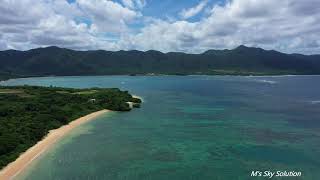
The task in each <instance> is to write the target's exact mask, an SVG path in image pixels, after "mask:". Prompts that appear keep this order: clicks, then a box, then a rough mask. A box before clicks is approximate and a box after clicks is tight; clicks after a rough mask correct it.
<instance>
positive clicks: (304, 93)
mask: <svg viewBox="0 0 320 180" xmlns="http://www.w3.org/2000/svg"><path fill="white" fill-rule="evenodd" d="M319 82H320V76H279V77H236V76H155V77H153V76H152V77H151V76H134V77H131V76H87V77H44V78H26V79H16V80H9V81H7V82H2V83H1V84H4V85H21V84H29V85H42V86H50V85H53V86H63V87H75V88H87V87H119V88H121V89H122V90H129V91H130V92H131V93H133V94H136V95H139V96H142V97H143V98H144V103H143V105H142V108H141V109H135V110H134V111H131V112H129V113H116V112H114V113H111V114H106V115H105V116H101V117H99V118H97V120H95V121H92V122H90V123H88V124H86V125H84V126H82V127H81V128H79V129H77V130H76V131H74V132H72V133H71V134H70V135H68V136H67V137H66V138H64V139H63V140H62V141H61V142H59V143H58V144H57V145H56V146H55V147H54V148H52V149H51V150H49V151H48V152H47V153H45V154H44V155H43V156H42V157H41V158H40V159H39V160H38V161H36V162H35V163H33V165H32V167H30V168H29V169H28V171H26V172H24V173H23V174H21V175H20V176H19V177H18V179H30V180H31V179H32V180H38V179H39V180H42V179H46V180H51V179H52V180H53V179H63V180H64V179H68V180H69V179H111V180H118V179H119V180H120V179H121V180H122V179H129V180H144V179H151V180H158V179H159V180H160V179H161V180H163V179H170V180H175V179H177V180H178V179H179V180H180V179H184V180H189V179H190V180H191V179H192V180H194V179H199V180H207V179H256V178H252V177H250V174H251V171H253V170H260V171H266V170H270V171H277V170H281V171H285V170H287V171H301V172H302V177H301V178H298V179H318V178H319V177H320V172H319V167H320V159H319V158H318V157H319V156H320V141H319V139H320V131H319V130H320V103H319V102H320V93H319V92H320V83H319ZM273 179H277V178H273Z"/></svg>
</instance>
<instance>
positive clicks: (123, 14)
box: [77, 0, 141, 32]
mask: <svg viewBox="0 0 320 180" xmlns="http://www.w3.org/2000/svg"><path fill="white" fill-rule="evenodd" d="M77 3H78V6H79V7H80V8H81V9H82V10H83V11H84V13H86V14H87V16H88V17H90V19H91V20H92V22H93V24H94V26H95V27H96V28H97V30H99V31H107V32H124V31H126V30H127V23H129V22H132V21H133V20H134V19H135V18H137V17H139V16H141V14H140V13H138V12H136V11H133V10H130V9H128V8H126V7H123V6H122V5H121V4H119V3H116V2H113V1H110V0H90V1H88V0H77Z"/></svg>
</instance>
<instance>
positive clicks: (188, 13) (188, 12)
mask: <svg viewBox="0 0 320 180" xmlns="http://www.w3.org/2000/svg"><path fill="white" fill-rule="evenodd" d="M207 4H208V0H203V1H201V2H200V3H199V4H198V5H197V6H195V7H192V8H190V9H183V10H182V11H181V12H180V16H181V17H182V18H183V19H189V18H191V17H193V16H195V15H197V14H199V13H200V12H201V11H202V10H203V8H205V7H206V5H207Z"/></svg>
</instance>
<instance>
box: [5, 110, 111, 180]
mask: <svg viewBox="0 0 320 180" xmlns="http://www.w3.org/2000/svg"><path fill="white" fill-rule="evenodd" d="M107 112H111V111H110V110H101V111H97V112H93V113H91V114H88V115H86V116H83V117H80V118H78V119H76V120H74V121H71V122H70V123H69V124H67V125H64V126H61V127H60V128H58V129H53V130H50V131H49V133H48V134H47V136H45V137H44V138H43V139H42V140H40V141H38V142H37V143H36V144H35V145H33V146H32V147H30V148H29V149H27V150H26V151H25V152H23V153H22V154H20V156H19V157H18V158H17V159H16V160H15V161H13V162H11V163H10V164H8V165H7V166H5V167H4V168H2V169H1V170H0V179H12V178H14V177H16V176H17V175H18V174H19V173H20V172H22V171H23V170H25V169H26V168H27V167H28V165H29V164H30V163H32V162H33V161H34V160H36V159H37V158H38V157H39V156H40V155H41V154H43V152H45V151H46V150H48V149H49V148H50V147H51V146H53V145H54V144H55V143H56V142H57V141H58V140H60V139H61V138H62V137H64V136H65V135H66V134H68V133H69V132H71V131H72V130H73V129H74V128H76V127H79V126H80V125H82V124H84V123H87V122H89V121H91V120H94V119H95V118H97V117H99V116H100V115H102V114H104V113H107Z"/></svg>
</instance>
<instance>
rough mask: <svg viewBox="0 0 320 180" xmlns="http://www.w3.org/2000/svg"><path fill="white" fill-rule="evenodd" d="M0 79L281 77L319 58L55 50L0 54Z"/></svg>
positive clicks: (317, 64) (311, 67)
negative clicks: (205, 75) (61, 77)
mask: <svg viewBox="0 0 320 180" xmlns="http://www.w3.org/2000/svg"><path fill="white" fill-rule="evenodd" d="M0 64H1V65H0V76H1V77H2V78H9V77H26V76H69V75H122V74H131V75H137V74H176V75H188V74H208V75H284V74H310V75H311V74H312V75H314V74H320V55H302V54H285V53H281V52H278V51H274V50H264V49H261V48H254V47H246V46H243V45H241V46H239V47H237V48H235V49H232V50H208V51H206V52H204V53H201V54H187V53H181V52H169V53H162V52H159V51H154V50H149V51H145V52H143V51H137V50H130V51H123V50H121V51H104V50H92V51H76V50H71V49H65V48H59V47H55V46H51V47H46V48H37V49H31V50H27V51H18V50H5V51H0Z"/></svg>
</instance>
